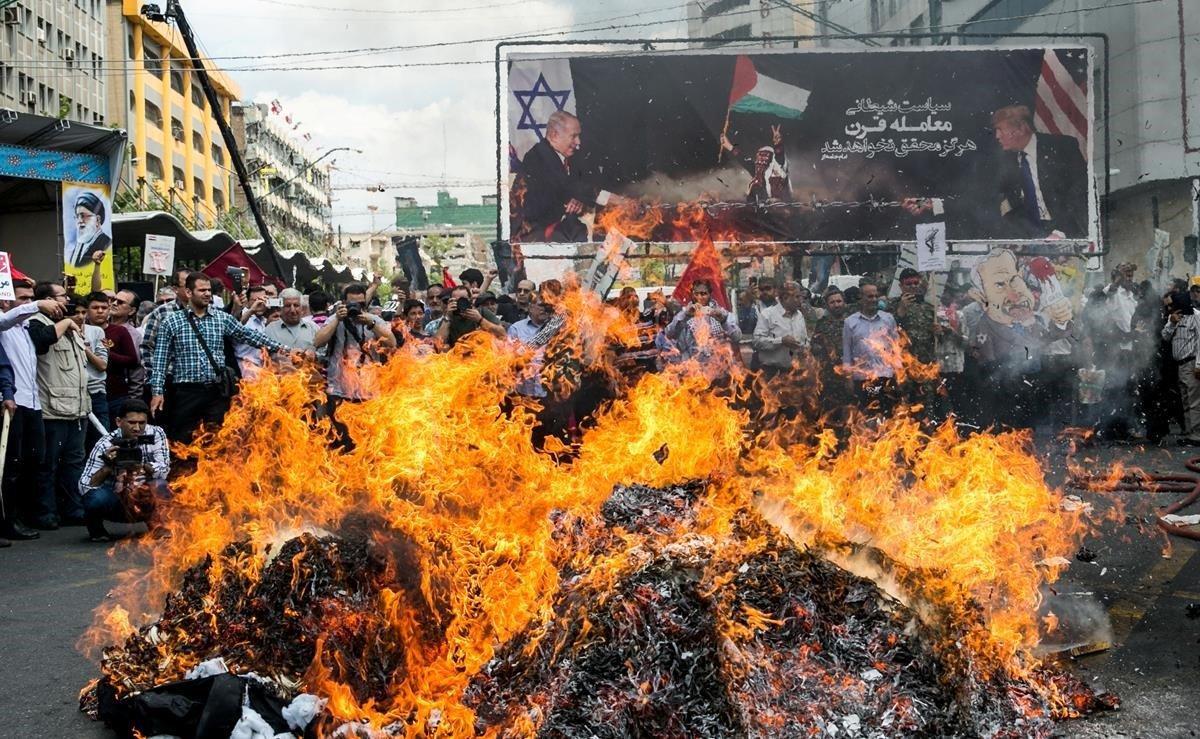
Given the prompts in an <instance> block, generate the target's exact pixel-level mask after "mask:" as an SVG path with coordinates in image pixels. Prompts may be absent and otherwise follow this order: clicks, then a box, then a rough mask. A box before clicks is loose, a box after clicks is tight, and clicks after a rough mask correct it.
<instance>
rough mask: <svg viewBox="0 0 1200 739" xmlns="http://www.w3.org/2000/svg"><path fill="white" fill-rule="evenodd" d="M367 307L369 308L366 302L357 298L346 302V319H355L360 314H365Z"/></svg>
mask: <svg viewBox="0 0 1200 739" xmlns="http://www.w3.org/2000/svg"><path fill="white" fill-rule="evenodd" d="M366 309H367V306H366V305H365V304H363V303H361V302H359V301H357V300H352V301H350V302H349V303H346V319H347V320H349V321H353V320H354V319H355V318H358V317H359V316H361V315H362V314H363V311H365V310H366Z"/></svg>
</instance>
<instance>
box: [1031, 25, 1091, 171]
mask: <svg viewBox="0 0 1200 739" xmlns="http://www.w3.org/2000/svg"><path fill="white" fill-rule="evenodd" d="M1087 96H1088V89H1087V80H1086V79H1083V80H1076V79H1075V78H1074V77H1072V76H1071V73H1070V72H1069V71H1067V68H1066V67H1065V66H1064V65H1063V63H1062V60H1061V59H1060V58H1059V55H1058V52H1057V51H1056V50H1054V49H1046V53H1045V55H1044V56H1043V58H1042V73H1041V75H1040V76H1039V77H1038V84H1037V105H1036V106H1035V107H1034V125H1035V126H1036V127H1037V130H1038V131H1041V132H1044V133H1057V134H1062V135H1064V136H1073V137H1075V139H1076V140H1077V141H1078V142H1079V151H1080V152H1081V153H1082V154H1083V157H1084V159H1087V158H1088V140H1087V136H1088V120H1087V115H1088V99H1087Z"/></svg>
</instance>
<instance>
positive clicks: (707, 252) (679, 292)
mask: <svg viewBox="0 0 1200 739" xmlns="http://www.w3.org/2000/svg"><path fill="white" fill-rule="evenodd" d="M696 280H708V282H709V284H710V285H712V297H713V300H715V301H717V305H719V306H721V307H722V308H724V309H725V310H730V308H729V296H728V295H727V294H726V293H725V278H724V271H723V270H722V269H721V256H720V255H719V254H717V247H716V246H715V245H713V242H712V241H710V240H709V239H705V240H703V241H701V242H700V246H698V247H696V251H694V252H692V261H690V262H688V266H687V269H685V270H684V271H683V274H682V275H681V276H680V277H679V284H677V285H676V286H675V292H673V293H671V297H672V298H674V299H676V300H678V301H679V302H681V303H686V302H687V301H689V300H691V299H692V283H694V282H695V281H696Z"/></svg>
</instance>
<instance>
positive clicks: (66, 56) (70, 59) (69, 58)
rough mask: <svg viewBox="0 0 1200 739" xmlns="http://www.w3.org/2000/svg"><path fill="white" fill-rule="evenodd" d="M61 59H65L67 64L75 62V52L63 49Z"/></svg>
mask: <svg viewBox="0 0 1200 739" xmlns="http://www.w3.org/2000/svg"><path fill="white" fill-rule="evenodd" d="M63 59H66V60H67V61H68V62H73V61H75V50H74V49H63Z"/></svg>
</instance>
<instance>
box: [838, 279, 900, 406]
mask: <svg viewBox="0 0 1200 739" xmlns="http://www.w3.org/2000/svg"><path fill="white" fill-rule="evenodd" d="M859 296H860V297H859V302H858V312H856V313H853V314H851V315H850V317H849V318H847V319H846V323H845V325H844V326H843V328H842V370H843V373H844V374H845V375H846V376H847V377H849V378H851V381H852V382H853V383H854V384H855V390H856V395H857V397H858V401H859V404H860V405H861V406H862V407H864V408H866V407H868V406H871V405H875V406H877V408H878V410H880V411H888V410H890V409H891V405H892V404H893V403H894V402H895V383H894V381H893V378H894V377H895V375H896V370H895V368H894V367H893V366H892V365H891V364H890V363H889V362H888V361H887V354H888V352H889V351H891V350H892V347H895V346H896V344H897V342H898V341H899V339H900V336H899V332H898V330H897V328H896V319H895V318H894V317H892V314H891V313H888V312H886V311H884V310H881V309H880V303H881V302H882V301H881V299H880V290H879V287H878V286H877V285H875V284H873V283H867V284H865V285H862V286H861V287H860V288H859Z"/></svg>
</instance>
